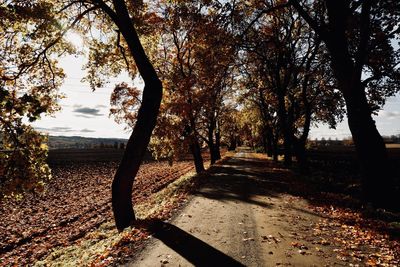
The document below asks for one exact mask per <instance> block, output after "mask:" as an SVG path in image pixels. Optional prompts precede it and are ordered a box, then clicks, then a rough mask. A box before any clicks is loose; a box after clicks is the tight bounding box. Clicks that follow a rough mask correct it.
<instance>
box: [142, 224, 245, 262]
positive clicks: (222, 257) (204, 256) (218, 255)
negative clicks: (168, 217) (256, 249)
mask: <svg viewBox="0 0 400 267" xmlns="http://www.w3.org/2000/svg"><path fill="white" fill-rule="evenodd" d="M146 224H147V226H146V228H147V229H148V230H150V232H152V233H153V236H154V237H155V238H157V239H159V240H160V241H161V242H163V243H164V244H165V245H166V246H168V247H169V248H171V249H172V250H174V251H175V252H176V253H178V254H179V255H181V256H182V257H183V258H185V259H186V260H187V261H189V262H190V263H192V264H193V265H195V266H245V265H243V264H242V263H240V262H238V261H236V260H235V259H233V258H232V257H230V256H228V255H226V254H224V253H223V252H221V251H220V250H218V249H216V248H214V247H212V246H210V245H209V244H207V243H205V242H204V241H202V240H200V239H198V238H197V237H195V236H193V235H191V234H189V233H187V232H185V231H184V230H182V229H180V228H179V227H177V226H175V225H172V224H170V223H167V222H163V221H160V220H154V221H151V222H147V223H146Z"/></svg>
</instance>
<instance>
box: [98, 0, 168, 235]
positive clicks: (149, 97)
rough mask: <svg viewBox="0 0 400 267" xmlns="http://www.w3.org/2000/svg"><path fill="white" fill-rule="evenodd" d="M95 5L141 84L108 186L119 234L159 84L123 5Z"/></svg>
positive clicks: (129, 217)
mask: <svg viewBox="0 0 400 267" xmlns="http://www.w3.org/2000/svg"><path fill="white" fill-rule="evenodd" d="M97 2H98V3H99V5H100V8H102V9H103V11H104V12H105V13H107V14H108V15H109V16H110V18H111V19H112V20H113V21H114V23H115V24H116V25H117V27H118V30H119V31H120V33H121V34H122V36H123V37H124V39H125V41H126V43H127V45H128V47H129V51H130V53H131V55H132V57H133V59H134V60H135V63H136V66H137V68H138V70H139V73H140V75H141V76H142V78H143V81H144V84H145V86H144V89H143V96H142V104H141V106H140V109H139V112H138V117H137V122H136V124H135V126H134V128H133V132H132V134H131V136H130V138H129V140H128V144H127V146H126V149H125V152H124V155H123V158H122V160H121V163H120V165H119V167H118V169H117V172H116V174H115V177H114V180H113V182H112V208H113V213H114V218H115V224H116V227H117V229H118V230H119V231H122V230H123V229H124V228H126V227H128V226H130V225H131V224H132V223H133V222H134V221H135V219H136V218H135V213H134V211H133V205H132V186H133V182H134V179H135V176H136V174H137V172H138V170H139V167H140V164H141V162H142V159H143V156H144V154H145V152H146V149H147V146H148V144H149V141H150V136H151V133H152V131H153V129H154V127H155V125H156V121H157V116H158V112H159V108H160V103H161V98H162V83H161V81H160V80H159V79H158V76H157V73H156V71H155V69H154V67H153V65H152V64H151V63H150V61H149V59H148V57H147V55H146V53H145V51H144V49H143V46H142V44H141V42H140V40H139V36H138V34H137V32H136V29H135V27H134V24H133V21H132V19H131V17H130V15H129V12H128V9H127V6H126V4H125V1H123V0H113V1H112V3H113V6H114V9H115V11H114V10H112V9H111V8H110V7H109V6H107V5H106V4H105V3H104V2H102V1H97Z"/></svg>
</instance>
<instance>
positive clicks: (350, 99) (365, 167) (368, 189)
mask: <svg viewBox="0 0 400 267" xmlns="http://www.w3.org/2000/svg"><path fill="white" fill-rule="evenodd" d="M349 87H350V86H349ZM344 91H345V92H347V93H346V94H345V101H346V107H347V114H348V115H347V118H348V124H349V128H350V131H351V134H352V136H353V141H354V145H355V147H356V151H357V156H358V159H359V162H360V167H361V173H362V189H363V196H364V198H365V200H367V201H370V202H372V203H374V204H375V205H376V206H379V207H388V208H398V207H396V206H397V205H398V203H399V202H398V201H399V199H398V196H397V197H396V195H395V192H394V180H393V178H394V177H393V173H392V172H391V168H390V167H391V166H389V164H388V156H387V152H386V147H385V143H384V141H383V138H382V136H381V135H380V134H379V132H378V130H377V128H376V125H375V121H374V120H373V119H372V117H371V110H370V108H369V105H368V102H367V98H366V96H365V92H364V90H363V88H362V86H361V84H358V86H357V85H356V86H353V85H351V87H350V88H344ZM395 198H397V199H395Z"/></svg>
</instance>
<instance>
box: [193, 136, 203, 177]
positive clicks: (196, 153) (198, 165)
mask: <svg viewBox="0 0 400 267" xmlns="http://www.w3.org/2000/svg"><path fill="white" fill-rule="evenodd" d="M190 151H191V152H192V155H193V160H194V166H195V169H196V173H201V172H203V171H204V163H203V156H202V155H201V149H200V144H199V141H198V140H197V138H196V137H195V136H191V137H190Z"/></svg>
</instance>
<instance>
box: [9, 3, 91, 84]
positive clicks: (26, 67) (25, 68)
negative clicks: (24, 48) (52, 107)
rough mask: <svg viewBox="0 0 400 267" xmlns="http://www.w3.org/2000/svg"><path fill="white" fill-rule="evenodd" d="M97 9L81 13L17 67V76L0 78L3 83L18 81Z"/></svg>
mask: <svg viewBox="0 0 400 267" xmlns="http://www.w3.org/2000/svg"><path fill="white" fill-rule="evenodd" d="M97 8H98V7H97V6H93V7H91V8H89V9H87V10H85V11H84V12H83V13H81V14H79V16H78V17H76V19H75V20H74V21H73V22H72V23H71V25H69V26H68V27H67V28H65V30H64V31H62V32H61V34H60V35H59V36H58V37H57V38H56V39H54V40H53V41H52V42H50V43H49V44H48V45H47V46H46V47H45V48H44V49H43V50H42V51H41V52H40V53H39V54H38V55H37V56H36V58H35V59H34V60H33V61H32V62H30V63H23V64H21V65H20V66H19V71H18V73H17V74H15V75H14V76H13V77H7V76H2V77H1V78H2V79H3V80H4V81H14V80H16V79H18V78H19V77H20V76H21V75H22V74H24V73H25V72H26V71H28V70H29V69H30V68H31V67H33V66H34V65H36V64H37V63H38V62H39V60H40V58H41V56H44V55H45V54H46V53H47V51H48V50H50V48H52V47H53V46H55V45H56V44H57V43H58V42H59V41H60V40H61V39H62V38H63V37H64V35H65V34H66V33H67V32H68V31H69V30H70V29H72V28H73V27H75V25H76V24H77V23H78V22H79V21H80V20H81V19H82V18H83V17H84V16H85V15H86V14H87V13H89V12H92V11H94V10H96V9H97Z"/></svg>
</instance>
